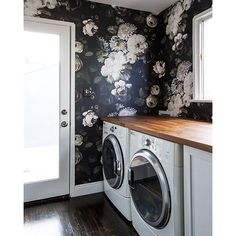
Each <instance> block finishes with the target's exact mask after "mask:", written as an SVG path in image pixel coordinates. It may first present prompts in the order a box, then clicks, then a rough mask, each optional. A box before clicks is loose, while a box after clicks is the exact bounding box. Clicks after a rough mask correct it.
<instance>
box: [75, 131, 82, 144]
mask: <svg viewBox="0 0 236 236" xmlns="http://www.w3.org/2000/svg"><path fill="white" fill-rule="evenodd" d="M82 144H83V136H82V135H80V134H76V135H75V146H81V145H82Z"/></svg>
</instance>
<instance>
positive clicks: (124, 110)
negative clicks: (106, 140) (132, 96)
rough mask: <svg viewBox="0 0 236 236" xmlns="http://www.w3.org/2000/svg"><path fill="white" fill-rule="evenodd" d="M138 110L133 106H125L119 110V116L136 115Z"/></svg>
mask: <svg viewBox="0 0 236 236" xmlns="http://www.w3.org/2000/svg"><path fill="white" fill-rule="evenodd" d="M136 113H137V110H136V109H134V108H132V107H125V108H122V109H121V110H120V111H119V112H118V116H134V115H136Z"/></svg>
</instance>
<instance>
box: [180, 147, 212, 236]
mask: <svg viewBox="0 0 236 236" xmlns="http://www.w3.org/2000/svg"><path fill="white" fill-rule="evenodd" d="M184 214H185V236H211V235H212V154H211V153H209V152H205V151H201V150H199V149H195V148H192V147H189V146H184Z"/></svg>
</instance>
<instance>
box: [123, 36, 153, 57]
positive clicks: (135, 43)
mask: <svg viewBox="0 0 236 236" xmlns="http://www.w3.org/2000/svg"><path fill="white" fill-rule="evenodd" d="M127 48H128V51H129V52H130V53H132V54H134V55H137V56H140V55H143V54H144V53H145V51H146V49H147V48H148V43H147V42H146V38H145V37H144V36H143V35H141V34H134V35H132V36H130V37H129V39H128V42H127Z"/></svg>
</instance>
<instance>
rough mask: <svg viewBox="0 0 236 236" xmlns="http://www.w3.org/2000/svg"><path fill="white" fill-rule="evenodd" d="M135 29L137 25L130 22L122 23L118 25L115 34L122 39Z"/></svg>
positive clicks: (125, 38) (126, 37)
mask: <svg viewBox="0 0 236 236" xmlns="http://www.w3.org/2000/svg"><path fill="white" fill-rule="evenodd" d="M136 30H137V27H136V26H135V25H133V24H130V23H124V24H121V25H120V26H119V29H118V33H117V36H118V37H119V38H121V39H123V40H128V38H129V37H130V36H131V35H132V34H133V33H134V32H135V31H136Z"/></svg>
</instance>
